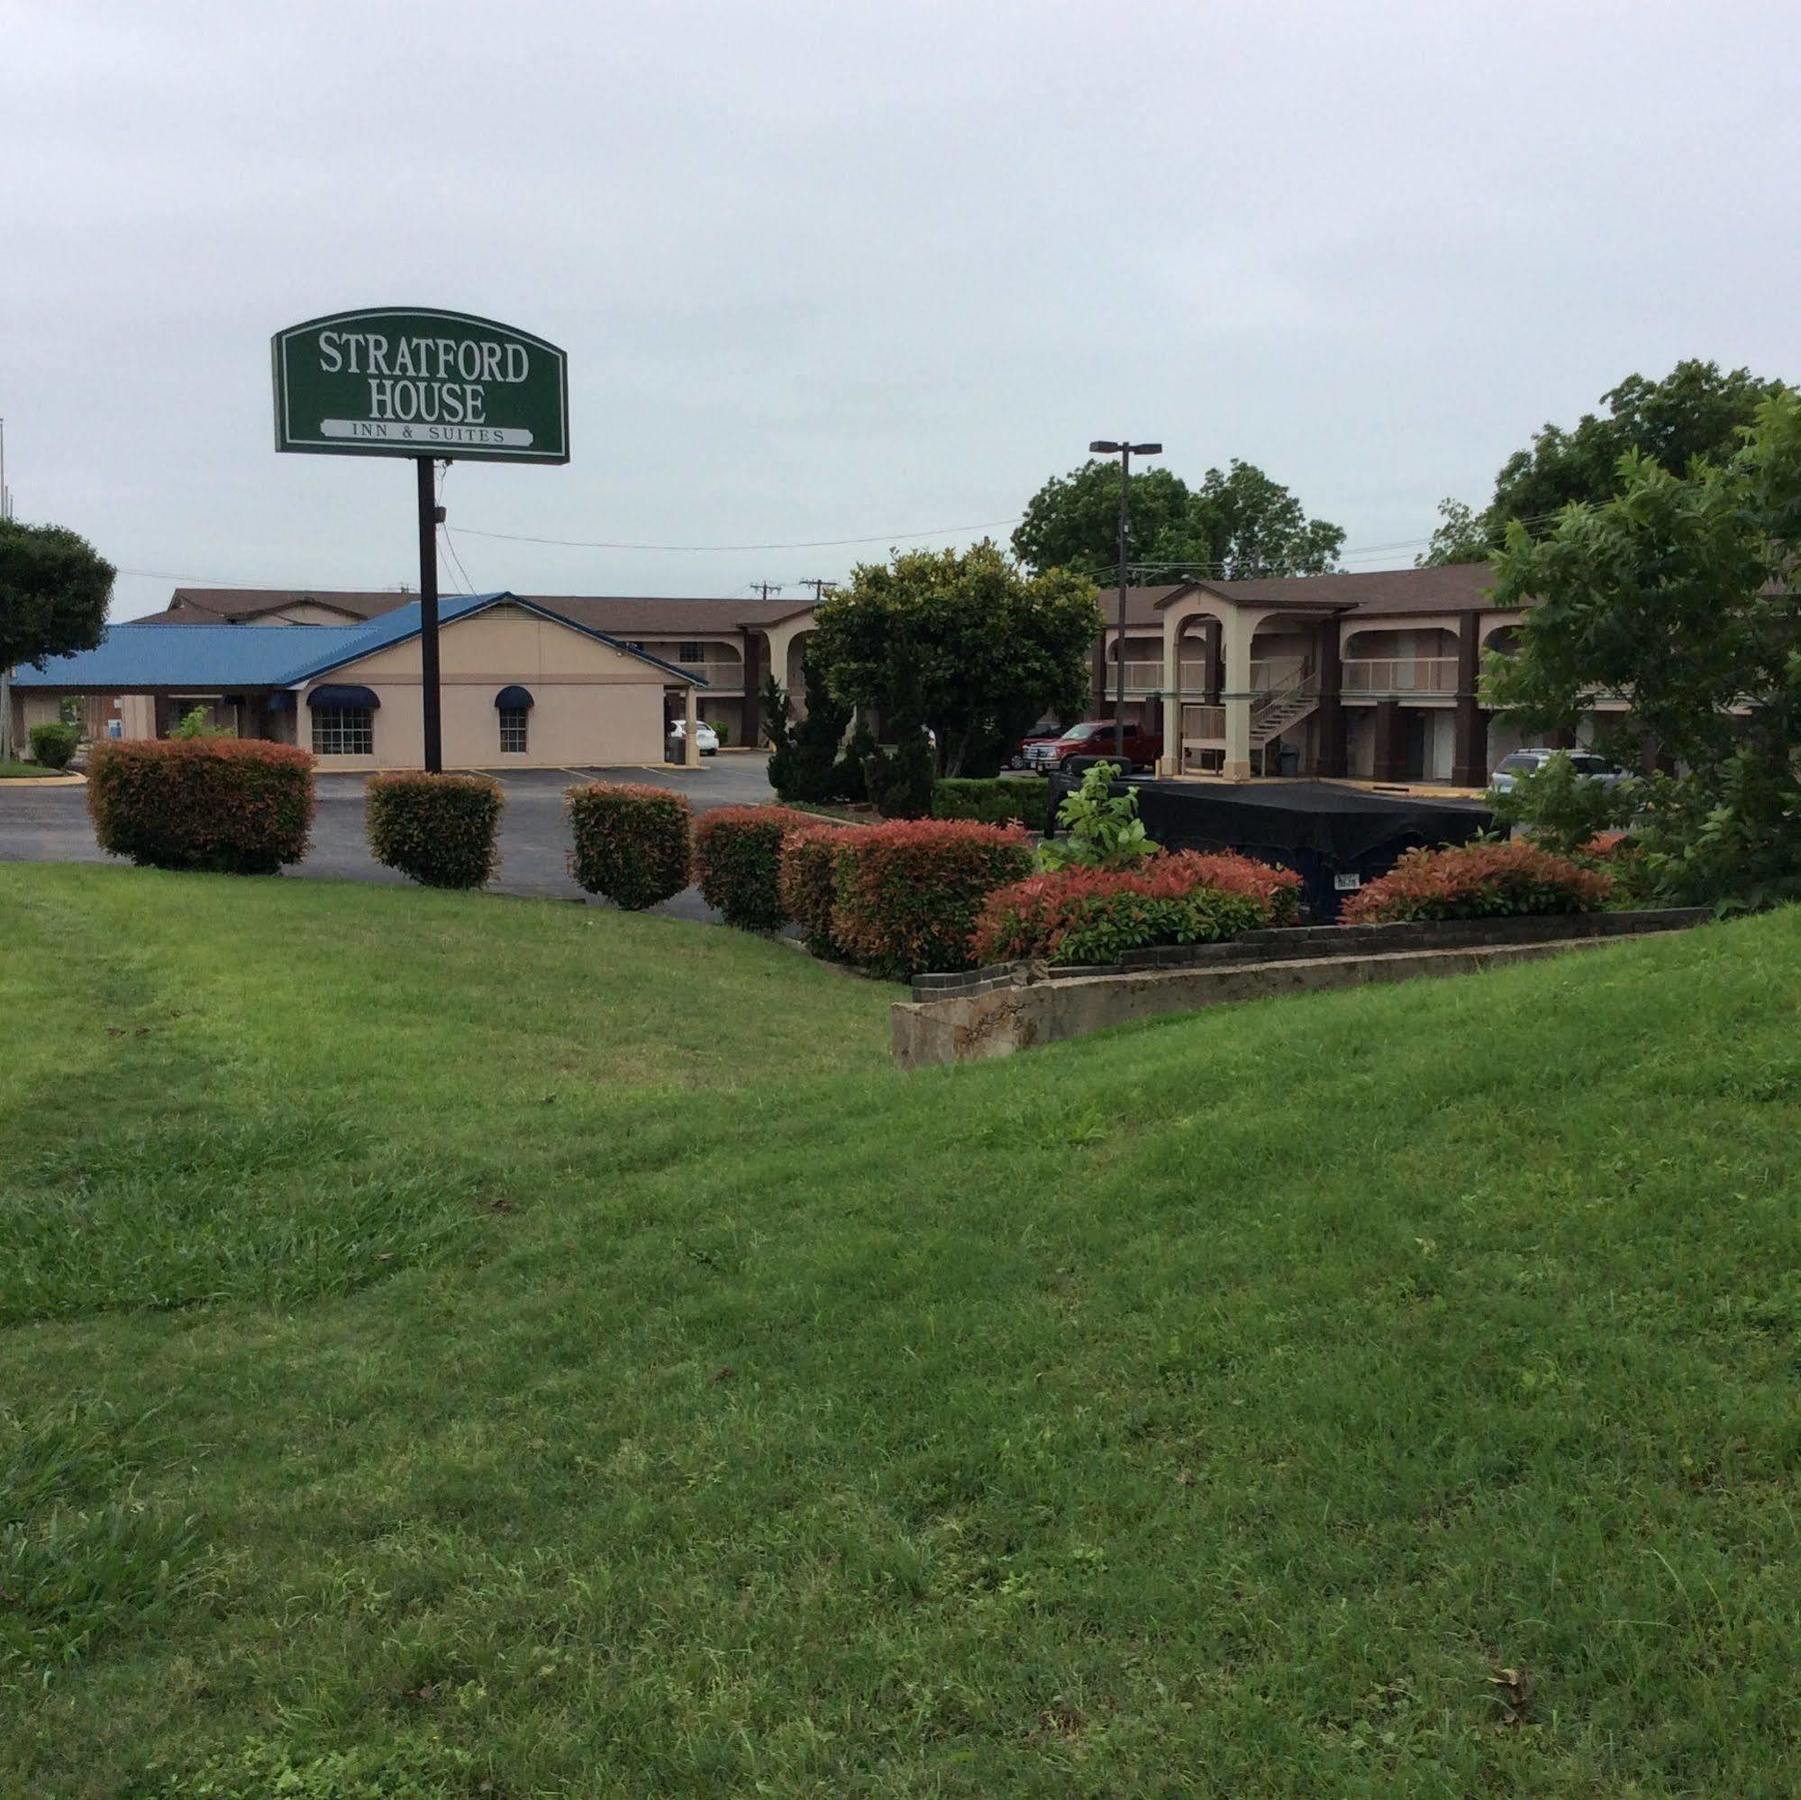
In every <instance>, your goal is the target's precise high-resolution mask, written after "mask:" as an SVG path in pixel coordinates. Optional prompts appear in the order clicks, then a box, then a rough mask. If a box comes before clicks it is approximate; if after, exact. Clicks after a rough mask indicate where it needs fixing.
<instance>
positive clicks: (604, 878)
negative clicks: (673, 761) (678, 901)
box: [567, 781, 693, 912]
mask: <svg viewBox="0 0 1801 1800" xmlns="http://www.w3.org/2000/svg"><path fill="white" fill-rule="evenodd" d="M567 803H568V807H569V823H570V826H571V828H572V830H573V832H574V836H575V848H574V850H573V852H572V853H571V855H570V858H569V873H570V874H571V875H573V876H574V877H575V880H576V882H577V883H578V884H579V885H580V886H581V887H584V888H586V889H587V891H588V892H589V893H590V894H604V895H605V896H606V897H607V899H609V900H611V901H612V902H613V903H614V904H615V905H617V906H620V907H623V908H624V909H625V910H626V911H627V912H641V911H642V910H643V909H644V908H645V907H647V906H655V905H656V904H657V902H658V901H659V900H667V899H669V898H671V897H672V896H673V895H676V894H679V893H680V892H681V891H682V889H683V888H685V887H686V886H687V885H688V862H689V850H688V839H689V826H690V822H691V820H692V817H693V814H692V809H691V808H690V807H689V805H688V802H687V801H686V800H685V799H684V798H683V797H682V796H681V795H680V794H677V793H672V792H671V791H670V790H669V789H668V788H660V787H651V786H649V785H648V784H647V783H644V782H635V781H620V782H612V781H591V782H589V783H588V784H587V785H586V786H585V787H573V788H571V789H570V790H569V793H568V796H567Z"/></svg>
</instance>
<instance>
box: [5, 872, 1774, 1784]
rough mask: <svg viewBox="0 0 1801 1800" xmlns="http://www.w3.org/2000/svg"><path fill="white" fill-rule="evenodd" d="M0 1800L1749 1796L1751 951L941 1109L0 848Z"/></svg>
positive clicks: (1285, 1010)
mask: <svg viewBox="0 0 1801 1800" xmlns="http://www.w3.org/2000/svg"><path fill="white" fill-rule="evenodd" d="M0 927H3V928H4V936H3V937H0V944H3V945H4V948H3V949H0V1005H3V1006H4V1016H5V1017H6V1019H7V1020H8V1023H9V1030H8V1034H7V1042H8V1066H7V1071H6V1076H5V1080H4V1083H3V1084H0V1188H3V1191H4V1199H0V1227H3V1228H4V1237H3V1239H0V1241H3V1242H4V1244H5V1246H6V1255H5V1256H4V1258H0V1793H5V1794H7V1795H12V1794H15V1793H18V1794H25V1795H53V1796H56V1797H57V1800H65V1797H70V1796H75V1797H80V1796H100V1795H107V1796H112V1795H129V1796H143V1797H146V1800H148V1797H150V1796H188V1795H211V1796H221V1795H232V1796H244V1797H246V1800H248V1797H249V1796H253V1795H254V1796H258V1797H259V1800H260V1797H261V1796H265V1795H268V1794H271V1793H282V1794H287V1793H293V1794H297V1795H301V1796H307V1797H327V1796H329V1797H330V1800H361V1797H363V1796H369V1797H371V1800H373V1797H377V1796H379V1797H382V1800H387V1797H389V1796H399V1795H408V1796H410V1795H446V1796H458V1797H462V1796H476V1795H482V1794H491V1795H497V1796H504V1797H523V1796H531V1795H551V1794H559V1795H560V1794H568V1795H580V1796H590V1795H614V1794H617V1795H633V1796H637V1795H650V1794H687V1793H695V1794H702V1793H718V1792H746V1793H749V1792H761V1793H767V1794H779V1795H789V1794H808V1795H814V1794H816V1795H822V1796H825V1795H830V1796H837V1795H855V1794H867V1795H883V1796H886V1795H897V1794H898V1795H928V1794H929V1795H943V1794H969V1795H976V1794H993V1793H1024V1794H1045V1795H1050V1794H1058V1795H1061V1794H1116V1793H1128V1794H1137V1793H1144V1794H1157V1795H1165V1794H1167V1795H1186V1794H1196V1793H1200V1794H1212V1793H1217V1794H1226V1795H1234V1796H1239V1795H1247V1794H1249V1795H1262V1794H1272V1795H1273V1794H1285V1795H1287V1794H1294V1795H1312V1794H1321V1793H1331V1794H1340V1793H1343V1794H1367V1795H1372V1796H1374V1795H1383V1796H1386V1795H1393V1794H1403V1795H1411V1794H1420V1795H1463V1794H1474V1793H1517V1794H1529V1795H1535V1796H1536V1795H1593V1794H1597V1793H1607V1794H1625V1793H1634V1794H1692V1795H1709V1796H1712V1795H1727V1794H1732V1795H1738V1794H1782V1793H1793V1792H1796V1791H1801V1679H1798V1676H1801V1543H1798V1542H1797V1513H1796V1504H1795V1502H1796V1492H1795V1483H1796V1476H1797V1472H1798V1470H1801V1405H1797V1378H1798V1376H1801V1208H1798V1206H1797V1199H1798V1187H1801V1184H1798V1181H1797V1176H1796V1173H1795V1162H1796V1144H1797V1142H1798V1141H1801V1131H1798V1127H1801V1029H1798V1027H1801V912H1790V913H1787V914H1783V915H1779V916H1773V917H1768V918H1764V919H1758V920H1752V921H1749V922H1745V923H1739V924H1734V925H1730V926H1721V927H1714V928H1710V929H1708V930H1706V931H1703V932H1698V933H1692V934H1687V935H1684V936H1679V937H1671V938H1667V939H1663V940H1659V941H1654V942H1646V943H1641V944H1632V945H1623V946H1618V947H1613V948H1609V949H1606V950H1603V951H1596V952H1592V953H1587V954H1584V955H1582V956H1578V957H1572V958H1569V959H1567V960H1564V961H1556V962H1548V963H1541V964H1535V965H1531V966H1526V967H1521V968H1518V969H1514V970H1508V971H1501V972H1496V973H1492V974H1489V975H1484V976H1480V977H1470V978H1465V979H1462V980H1458V981H1446V982H1433V983H1423V984H1419V985H1416V986H1411V987H1401V988H1393V989H1386V990H1381V989H1370V990H1365V991H1361V992H1346V993H1341V994H1327V995H1319V996H1314V997H1310V998H1305V999H1296V1000H1289V1001H1281V1002H1275V1003H1270V1004H1265V1005H1257V1006H1249V1007H1243V1008H1238V1009H1229V1010H1223V1011H1220V1012H1216V1013H1213V1014H1210V1015H1206V1016H1203V1017H1200V1018H1196V1019H1193V1020H1184V1021H1167V1022H1164V1023H1161V1024H1159V1025H1157V1026H1154V1027H1151V1028H1147V1029H1142V1030H1136V1031H1130V1032H1124V1033H1118V1034H1114V1035H1112V1036H1109V1037H1106V1038H1101V1039H1094V1040H1090V1041H1089V1042H1086V1043H1081V1044H1070V1045H1064V1046H1060V1047H1057V1048H1055V1049H1051V1050H1046V1051H1042V1052H1037V1053H1034V1054H1032V1055H1029V1056H1024V1057H1019V1058H1015V1059H1013V1060H1011V1061H1009V1062H1005V1063H995V1064H988V1065H983V1066H978V1067H972V1068H968V1069H961V1070H938V1071H932V1072H928V1073H925V1074H921V1075H914V1076H909V1077H901V1076H898V1075H896V1074H895V1073H893V1072H892V1071H891V1070H890V1069H889V1067H888V1066H887V1063H886V1059H885V1045H886V1028H885V1019H884V1013H885V1008H886V1004H887V1001H888V999H889V997H890V994H891V992H892V990H886V989H883V988H881V987H879V986H877V985H876V984H873V983H868V982H862V981H857V980H855V979H851V978H848V977H845V976H842V975H839V974H836V973H834V972H832V971H829V970H825V969H821V968H818V967H815V966H813V965H811V964H810V963H808V962H807V961H805V960H804V959H802V958H801V957H799V956H797V955H795V954H794V953H793V952H791V951H788V950H786V949H783V948H781V947H780V946H774V945H768V944H764V943H762V942H760V941H757V940H752V939H748V938H744V937H741V936H737V935H735V934H731V933H728V932H725V931H723V930H717V929H711V928H707V927H701V926H688V925H683V924H680V923H676V922H672V921H666V920H661V919H644V918H631V917H627V916H622V915H619V914H615V913H612V912H608V911H604V910H600V909H584V908H577V907H572V906H565V905H557V904H552V903H537V902H520V901H504V900H495V899H483V898H464V897H456V896H446V895H436V894H430V893H425V892H418V891H412V890H403V889H383V888H374V887H361V886H357V887H351V886H343V887H339V886H335V885H333V884H329V883H323V882H311V881H309V882H297V881H296V882H288V881H279V880H272V881H257V882H252V881H244V882H235V883H234V882H231V881H229V880H226V879H222V878H207V877H178V876H165V875H157V874H154V873H147V872H146V873H139V872H132V871H124V870H110V869H75V868H55V867H33V866H22V865H0Z"/></svg>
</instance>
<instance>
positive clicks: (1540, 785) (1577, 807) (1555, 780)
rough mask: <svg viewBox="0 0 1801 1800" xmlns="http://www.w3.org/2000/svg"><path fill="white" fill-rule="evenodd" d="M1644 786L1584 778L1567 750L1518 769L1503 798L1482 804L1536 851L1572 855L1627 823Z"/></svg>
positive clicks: (1494, 796)
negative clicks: (1534, 766)
mask: <svg viewBox="0 0 1801 1800" xmlns="http://www.w3.org/2000/svg"><path fill="white" fill-rule="evenodd" d="M1643 792H1644V784H1643V783H1642V782H1638V781H1620V782H1615V783H1613V784H1611V785H1610V784H1609V783H1607V782H1605V781H1601V780H1599V779H1597V778H1596V777H1595V776H1593V775H1584V774H1582V773H1581V772H1580V771H1579V770H1578V769H1577V767H1576V765H1575V763H1574V761H1572V760H1571V757H1570V754H1569V752H1568V751H1567V750H1560V751H1558V752H1557V754H1556V755H1555V756H1550V757H1547V758H1546V759H1545V762H1544V765H1543V767H1541V768H1537V769H1523V770H1521V772H1520V773H1519V774H1518V775H1516V776H1515V777H1514V782H1513V786H1512V788H1511V789H1509V790H1508V791H1506V792H1504V793H1493V794H1490V795H1489V799H1488V804H1489V808H1490V810H1491V811H1492V812H1493V813H1494V815H1495V818H1496V820H1497V821H1498V822H1499V823H1501V824H1502V825H1517V826H1519V827H1520V829H1521V830H1522V831H1524V832H1525V833H1526V835H1527V836H1528V837H1530V838H1531V840H1532V841H1533V843H1535V844H1536V845H1537V846H1538V847H1539V849H1541V850H1549V851H1550V852H1551V854H1552V855H1553V856H1575V855H1578V854H1580V853H1581V852H1583V851H1584V850H1586V849H1587V847H1588V846H1589V845H1590V844H1591V843H1593V842H1594V840H1595V839H1596V838H1598V837H1600V836H1602V835H1603V834H1605V833H1607V832H1610V831H1618V830H1620V829H1621V828H1622V827H1624V826H1626V825H1629V824H1630V823H1631V822H1632V815H1633V814H1634V813H1635V812H1636V811H1637V810H1638V806H1639V800H1640V796H1641V795H1642V793H1643Z"/></svg>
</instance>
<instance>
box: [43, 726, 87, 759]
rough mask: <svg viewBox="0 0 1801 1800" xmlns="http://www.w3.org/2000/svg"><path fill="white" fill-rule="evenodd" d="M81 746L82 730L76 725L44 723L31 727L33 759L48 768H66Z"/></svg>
mask: <svg viewBox="0 0 1801 1800" xmlns="http://www.w3.org/2000/svg"><path fill="white" fill-rule="evenodd" d="M80 748H81V732H80V729H79V728H78V727H76V726H74V725H63V724H60V723H56V724H44V725H34V726H32V728H31V760H32V761H33V762H35V763H42V764H43V766H44V767H45V768H46V769H66V768H67V767H68V766H69V761H70V759H71V758H72V757H73V756H74V754H75V752H76V751H77V750H79V749H80Z"/></svg>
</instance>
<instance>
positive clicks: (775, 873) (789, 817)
mask: <svg viewBox="0 0 1801 1800" xmlns="http://www.w3.org/2000/svg"><path fill="white" fill-rule="evenodd" d="M813 822H814V821H813V819H812V817H811V816H810V815H809V814H807V813H803V812H794V811H792V810H791V809H790V808H788V807H785V806H721V807H719V808H717V809H716V810H714V811H713V812H705V813H702V814H701V815H700V817H699V818H698V819H696V820H695V822H694V869H693V874H694V880H695V883H696V885H697V886H698V887H699V888H700V893H701V898H702V899H703V900H705V901H706V903H707V904H708V905H709V906H716V907H718V908H719V910H720V912H721V913H723V914H724V915H725V922H726V923H727V924H728V925H737V926H740V927H742V928H743V929H744V930H746V931H776V930H779V929H780V928H781V927H782V926H783V925H784V924H786V923H787V920H788V909H787V908H786V907H785V906H784V905H783V904H782V894H781V875H782V839H783V838H785V837H786V836H787V835H788V833H789V832H791V831H796V830H799V829H801V828H802V827H805V826H808V825H811V824H812V823H813Z"/></svg>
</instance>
